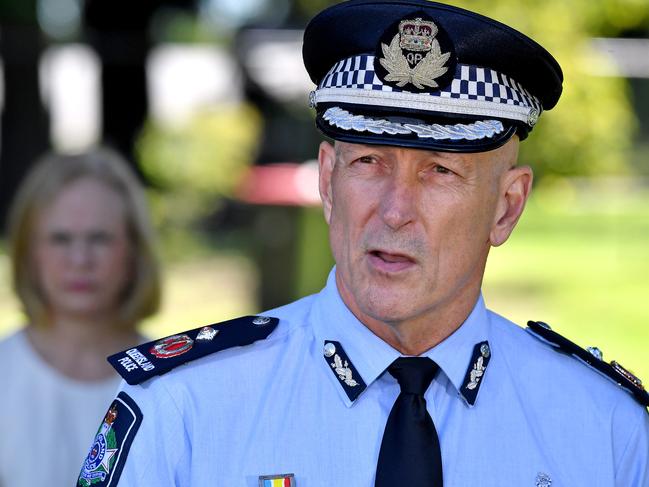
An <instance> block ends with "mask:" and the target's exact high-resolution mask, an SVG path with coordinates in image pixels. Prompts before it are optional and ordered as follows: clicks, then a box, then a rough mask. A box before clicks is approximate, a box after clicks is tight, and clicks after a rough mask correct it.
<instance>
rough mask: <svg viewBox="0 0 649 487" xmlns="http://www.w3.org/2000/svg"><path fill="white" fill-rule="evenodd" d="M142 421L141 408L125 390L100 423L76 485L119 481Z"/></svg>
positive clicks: (98, 486)
mask: <svg viewBox="0 0 649 487" xmlns="http://www.w3.org/2000/svg"><path fill="white" fill-rule="evenodd" d="M141 423H142V412H141V411H140V408H139V407H138V406H137V404H135V401H133V399H131V398H130V396H129V395H128V394H126V393H125V392H124V391H122V392H120V393H119V394H118V395H117V397H116V398H115V400H114V401H113V403H112V404H111V405H110V408H108V412H107V413H106V416H104V420H103V422H102V423H101V425H100V426H99V430H98V431H97V434H96V435H95V439H94V441H93V443H92V446H91V447H90V452H89V453H88V456H87V457H86V460H85V461H84V462H83V466H82V467H81V473H80V474H79V480H78V481H77V487H90V486H93V487H111V486H115V485H117V482H118V481H119V477H120V475H121V473H122V469H123V468H124V462H125V461H126V457H127V456H128V451H129V449H130V448H131V443H133V438H134V437H135V433H137V430H138V428H139V427H140V424H141Z"/></svg>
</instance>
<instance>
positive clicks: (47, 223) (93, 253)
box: [34, 177, 132, 319]
mask: <svg viewBox="0 0 649 487" xmlns="http://www.w3.org/2000/svg"><path fill="white" fill-rule="evenodd" d="M124 214H125V205H124V202H123V201H122V200H121V198H120V196H119V195H118V194H117V193H116V192H115V191H114V190H113V189H111V188H110V187H108V186H107V185H106V184H104V183H103V182H101V181H98V180H96V179H93V178H90V177H86V178H81V179H78V180H76V181H73V182H72V183H70V184H69V185H68V186H66V187H64V188H63V190H62V191H61V192H60V193H59V194H58V195H57V196H56V197H55V198H54V200H53V201H52V202H51V203H50V204H49V205H48V206H47V207H46V208H45V209H43V210H42V212H41V214H40V215H39V217H38V218H37V220H36V225H35V236H36V240H35V253H34V257H35V272H36V273H37V278H38V284H39V288H40V289H41V291H42V292H43V294H44V297H45V301H46V303H47V305H48V310H49V312H50V313H51V314H52V316H53V317H54V318H57V319H61V318H63V319H65V318H82V319H88V318H93V317H97V318H103V319H105V318H110V317H113V316H114V315H115V313H116V312H117V309H118V306H119V304H120V298H121V294H122V292H123V290H124V288H125V286H126V285H127V283H128V281H129V279H130V278H131V277H132V275H131V274H132V272H131V268H132V265H131V261H132V257H131V245H130V242H129V237H128V233H127V229H126V221H125V216H124Z"/></svg>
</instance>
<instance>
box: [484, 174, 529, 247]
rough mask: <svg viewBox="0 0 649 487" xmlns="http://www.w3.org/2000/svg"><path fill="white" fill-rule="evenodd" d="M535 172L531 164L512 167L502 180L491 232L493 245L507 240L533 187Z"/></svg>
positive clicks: (490, 239) (490, 237)
mask: <svg viewBox="0 0 649 487" xmlns="http://www.w3.org/2000/svg"><path fill="white" fill-rule="evenodd" d="M532 179H533V173H532V168H530V167H529V166H520V167H512V168H511V169H509V170H508V171H507V172H506V173H504V174H503V177H502V179H501V182H500V189H499V196H498V204H497V205H496V214H495V216H494V224H493V227H492V229H491V233H490V234H489V241H490V242H491V245H493V246H494V247H497V246H499V245H502V244H503V243H505V242H506V241H507V239H508V238H509V236H510V235H511V233H512V231H513V230H514V227H515V226H516V223H517V222H518V219H519V218H520V216H521V215H522V214H523V209H524V208H525V202H526V201H527V198H528V196H529V195H530V191H531V189H532Z"/></svg>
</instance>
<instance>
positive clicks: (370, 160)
mask: <svg viewBox="0 0 649 487" xmlns="http://www.w3.org/2000/svg"><path fill="white" fill-rule="evenodd" d="M357 160H358V162H362V163H363V164H374V163H375V162H376V159H374V158H373V157H372V156H363V157H359V158H358V159H357Z"/></svg>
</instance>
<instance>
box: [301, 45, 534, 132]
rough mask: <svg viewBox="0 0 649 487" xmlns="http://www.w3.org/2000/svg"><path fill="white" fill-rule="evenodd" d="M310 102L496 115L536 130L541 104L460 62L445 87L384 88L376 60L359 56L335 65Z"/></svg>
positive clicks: (489, 72)
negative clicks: (426, 89)
mask: <svg viewBox="0 0 649 487" xmlns="http://www.w3.org/2000/svg"><path fill="white" fill-rule="evenodd" d="M311 103H312V105H313V106H316V105H317V104H318V103H345V104H352V105H372V106H382V107H393V108H405V109H412V110H417V111H422V112H430V113H444V114H458V115H472V116H476V117H494V118H501V119H508V120H515V121H518V122H524V123H526V124H527V125H528V126H530V127H533V126H534V125H535V124H536V121H537V120H538V117H539V115H540V113H541V103H540V102H539V100H538V99H537V98H536V97H534V96H532V95H531V94H530V93H529V92H528V91H527V90H525V89H524V88H523V87H522V86H521V85H520V84H519V83H517V82H516V81H515V80H513V79H511V78H509V77H508V76H506V75H504V74H502V73H499V72H497V71H494V70H493V69H488V68H481V67H477V66H470V65H466V64H458V65H457V67H456V70H455V76H454V78H453V80H452V82H451V83H449V84H448V85H447V86H446V87H445V88H443V89H441V90H437V91H430V92H424V93H412V92H409V91H407V90H404V89H400V88H398V87H393V86H389V85H386V84H384V83H383V82H382V81H381V80H380V79H379V77H378V76H377V75H376V73H375V71H374V56H372V55H367V54H364V55H358V56H353V57H350V58H347V59H343V60H342V61H339V62H338V63H336V64H335V65H334V66H333V67H332V68H331V70H329V72H328V73H327V74H326V75H325V77H324V78H323V79H322V81H321V82H320V85H319V86H318V88H317V90H315V92H314V93H312V96H311Z"/></svg>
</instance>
